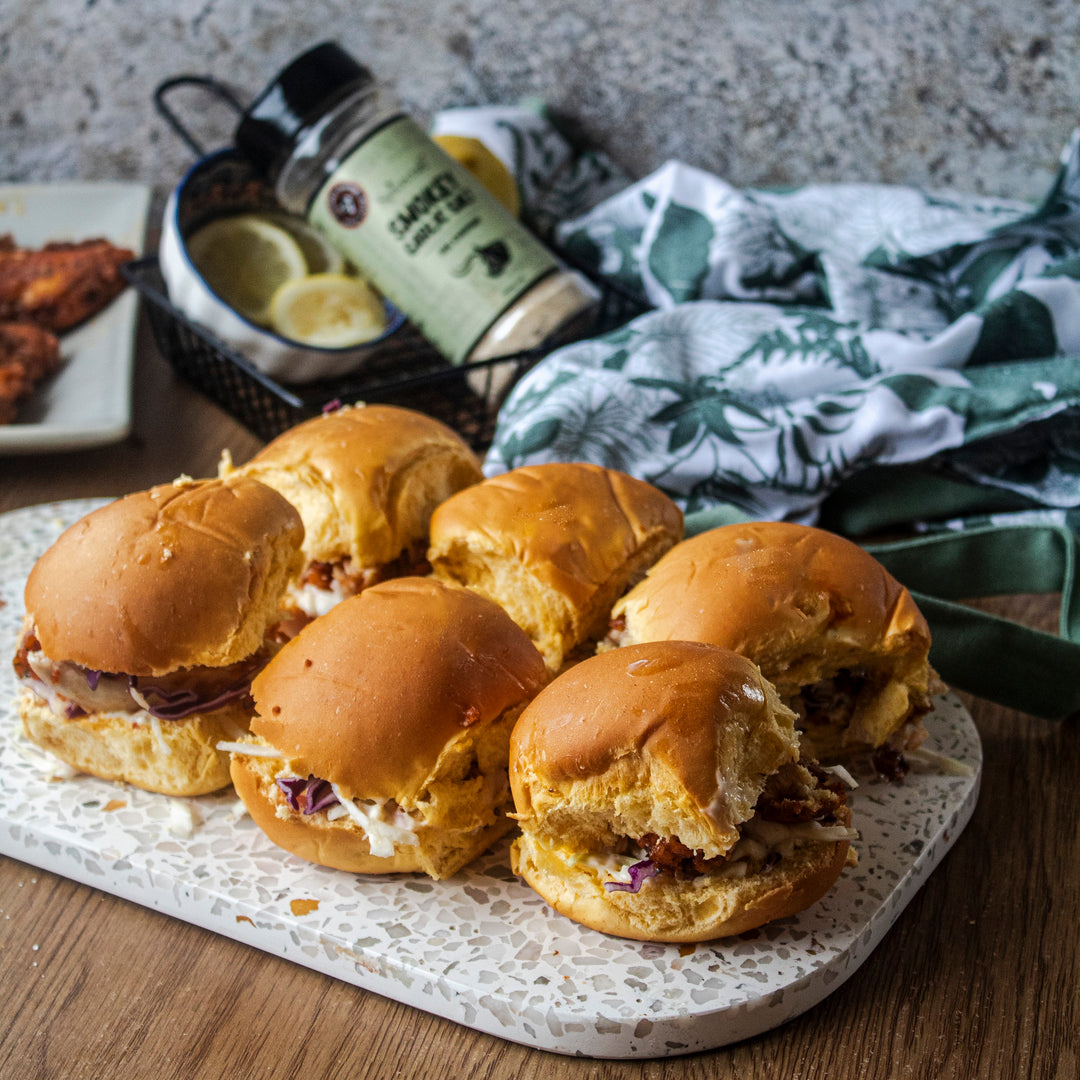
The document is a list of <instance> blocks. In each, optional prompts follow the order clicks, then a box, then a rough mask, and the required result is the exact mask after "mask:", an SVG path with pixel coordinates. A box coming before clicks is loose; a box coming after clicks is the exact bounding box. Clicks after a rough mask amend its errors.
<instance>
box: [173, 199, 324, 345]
mask: <svg viewBox="0 0 1080 1080" xmlns="http://www.w3.org/2000/svg"><path fill="white" fill-rule="evenodd" d="M187 249H188V254H189V255H190V256H191V261H192V262H193V263H194V264H195V268H196V269H197V270H198V271H199V273H200V274H201V275H202V277H203V280H204V281H205V282H206V284H207V285H209V286H210V288H211V289H212V290H213V291H214V292H215V293H217V295H218V296H219V297H221V299H222V300H224V301H225V303H226V304H228V305H229V307H231V308H233V309H234V310H235V311H237V312H239V313H240V314H241V315H243V316H244V317H245V318H247V319H250V320H251V321H252V322H256V323H260V324H262V325H264V326H265V325H267V324H268V323H269V322H270V302H271V300H272V299H273V297H274V295H275V294H276V293H277V291H278V290H279V289H280V288H281V287H282V286H283V285H285V284H286V283H288V282H290V281H294V280H297V279H299V278H302V277H303V276H304V275H305V274H306V273H307V272H308V264H307V260H306V259H305V258H304V253H303V251H302V250H301V248H300V245H299V244H298V243H297V242H296V241H295V240H294V239H293V238H292V237H291V236H290V235H289V233H287V232H286V231H285V230H284V229H283V228H281V227H280V226H278V225H275V224H273V223H272V222H270V221H268V220H267V219H266V218H265V217H263V216H261V215H259V214H235V215H233V216H232V217H223V218H217V219H215V220H214V221H211V222H208V223H207V224H206V225H203V226H202V228H200V229H199V230H198V231H197V232H196V233H195V234H194V235H193V236H192V237H191V238H190V240H188V244H187Z"/></svg>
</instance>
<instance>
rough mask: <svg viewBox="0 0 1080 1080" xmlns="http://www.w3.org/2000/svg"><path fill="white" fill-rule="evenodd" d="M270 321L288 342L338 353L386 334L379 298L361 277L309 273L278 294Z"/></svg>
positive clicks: (383, 310) (272, 306) (272, 305)
mask: <svg viewBox="0 0 1080 1080" xmlns="http://www.w3.org/2000/svg"><path fill="white" fill-rule="evenodd" d="M270 321H271V325H272V326H273V328H274V330H275V331H277V333H279V334H280V335H281V336H282V337H285V338H288V339H289V340H290V341H297V342H300V343H301V344H303V345H315V346H317V347H319V348H323V349H343V348H347V347H348V346H350V345H361V344H363V343H364V342H365V341H370V340H371V339H372V338H376V337H378V336H379V335H380V334H381V333H382V332H383V330H385V329H386V311H385V308H384V306H383V302H382V299H381V297H380V296H379V294H378V293H377V292H376V291H375V290H374V289H373V288H372V287H371V286H370V285H368V284H367V282H365V281H361V280H360V278H355V277H350V276H349V275H348V274H311V275H310V276H308V277H302V278H297V279H296V280H293V281H287V282H285V284H283V285H282V286H281V287H280V288H279V289H278V290H277V292H276V293H275V294H274V298H273V301H272V303H271V305H270Z"/></svg>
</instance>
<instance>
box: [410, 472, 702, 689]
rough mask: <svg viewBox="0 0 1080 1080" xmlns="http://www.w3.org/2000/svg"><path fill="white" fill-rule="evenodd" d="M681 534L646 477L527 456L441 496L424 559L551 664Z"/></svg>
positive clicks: (594, 632)
mask: <svg viewBox="0 0 1080 1080" xmlns="http://www.w3.org/2000/svg"><path fill="white" fill-rule="evenodd" d="M682 534H683V517H682V512H681V511H680V510H679V508H678V507H677V506H676V505H675V504H674V503H673V502H672V501H671V499H669V498H668V497H667V496H666V495H665V494H664V493H663V492H661V491H659V490H658V489H657V488H655V487H653V486H652V485H651V484H647V483H645V482H644V481H641V480H636V479H634V478H633V477H630V476H627V475H626V474H624V473H621V472H617V471H615V470H613V469H605V468H601V467H600V466H598V465H588V464H583V463H553V464H548V465H530V466H525V467H523V468H520V469H514V470H512V471H510V472H507V473H503V474H502V475H499V476H494V477H491V478H489V479H487V480H485V481H484V482H483V483H480V484H476V485H474V486H473V487H471V488H467V489H466V490H465V491H462V492H459V493H458V494H456V495H454V496H452V497H451V498H449V499H447V500H446V502H444V503H442V504H441V505H440V506H439V507H438V508H437V509H436V511H435V513H434V514H433V515H432V518H431V546H430V547H429V549H428V559H429V561H430V562H431V565H432V573H433V574H434V576H435V577H437V578H439V579H441V580H444V581H452V582H457V583H458V584H462V585H466V586H468V587H469V588H471V589H475V590H476V591H477V592H479V593H481V594H482V595H484V596H487V597H489V598H491V599H492V600H494V601H495V602H496V603H498V604H499V605H500V606H501V607H503V608H504V609H505V610H506V611H507V612H509V614H510V615H511V617H512V618H513V619H514V621H515V622H516V623H518V625H519V626H521V627H523V628H524V630H525V631H526V632H527V633H528V634H529V636H530V637H531V638H532V640H533V642H534V643H535V644H536V646H537V648H538V649H539V650H540V651H541V653H543V655H544V659H545V661H546V662H547V665H548V667H549V668H550V669H551V670H552V671H557V670H559V669H560V668H561V667H562V665H563V662H564V661H565V660H566V658H567V657H568V655H569V654H570V653H572V652H573V650H574V649H575V648H577V647H578V646H580V645H582V644H583V643H584V642H587V641H591V640H594V639H595V638H597V637H599V636H600V635H602V634H603V632H604V630H605V628H606V625H607V617H608V612H609V610H610V608H611V605H612V603H613V602H614V601H615V599H616V598H617V597H618V596H619V595H620V594H621V593H622V592H624V591H625V590H626V589H627V588H629V587H630V586H631V585H632V584H633V583H634V582H635V581H637V580H638V579H639V578H640V577H641V575H642V574H643V573H644V572H645V570H646V568H647V567H648V566H650V565H651V564H652V563H654V562H655V561H656V560H657V559H658V558H659V557H660V556H661V555H662V554H663V553H664V552H665V551H667V550H668V549H669V548H670V547H671V546H672V545H673V544H674V543H675V542H676V541H678V540H679V539H680V538H681V537H682Z"/></svg>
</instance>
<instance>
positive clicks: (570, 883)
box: [510, 835, 848, 942]
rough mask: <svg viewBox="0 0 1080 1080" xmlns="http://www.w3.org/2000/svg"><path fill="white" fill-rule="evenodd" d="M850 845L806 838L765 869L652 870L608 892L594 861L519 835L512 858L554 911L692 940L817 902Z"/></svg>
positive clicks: (638, 933)
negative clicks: (707, 877)
mask: <svg viewBox="0 0 1080 1080" xmlns="http://www.w3.org/2000/svg"><path fill="white" fill-rule="evenodd" d="M847 850H848V845H847V844H846V843H837V844H806V845H804V846H803V847H800V848H798V849H796V851H795V853H794V854H793V855H791V856H790V857H788V858H787V859H784V860H782V861H781V862H780V863H779V864H778V865H777V866H775V867H773V868H772V869H771V870H770V871H769V872H768V873H767V874H750V875H748V876H746V877H744V878H728V879H723V880H720V881H714V882H711V883H709V884H707V885H704V886H702V885H701V884H700V883H699V881H698V879H691V880H687V881H680V880H679V879H677V878H670V879H668V880H667V881H665V882H664V883H663V884H662V885H657V884H656V879H655V878H654V879H653V880H652V881H651V882H649V883H648V885H647V886H646V887H645V888H643V889H642V890H641V891H640V892H638V893H628V892H608V890H607V889H605V888H604V883H603V875H602V874H601V873H600V872H598V871H597V870H596V869H595V868H593V867H590V866H588V865H586V864H583V863H574V862H573V861H572V860H568V858H567V854H566V852H565V849H555V848H551V847H549V846H547V845H544V844H542V843H540V842H539V841H537V839H536V838H535V837H532V836H529V835H522V836H520V837H519V838H518V839H516V840H515V841H514V843H513V845H512V846H511V849H510V858H511V866H512V868H513V871H514V873H515V874H518V875H519V876H520V877H522V878H524V879H525V881H527V882H528V883H529V885H530V886H531V887H532V888H533V889H535V890H536V892H538V893H539V894H540V895H541V896H542V897H543V898H544V899H545V900H546V901H547V902H548V903H549V904H550V905H551V906H552V907H553V908H554V909H555V910H556V911H558V912H559V913H560V914H562V915H565V916H566V917H567V918H569V919H573V920H574V922H577V923H581V925H582V926H588V927H589V928H590V929H592V930H599V931H601V932H602V933H605V934H613V935H614V936H616V937H625V938H634V939H636V940H638V941H664V942H691V941H712V940H713V939H715V938H722V937H732V936H734V935H735V934H742V933H745V932H746V931H747V930H753V929H755V928H756V927H758V926H763V925H764V924H765V923H767V922H773V921H775V920H776V919H783V918H786V917H787V916H789V915H797V914H798V913H799V912H800V911H802V910H804V909H805V908H808V907H809V906H810V905H811V904H815V903H817V901H818V900H820V899H821V898H822V897H823V896H824V895H825V894H826V893H827V892H828V891H829V890H830V889H831V888H832V886H833V884H834V883H835V881H836V879H837V878H838V877H839V876H840V873H841V872H842V871H843V869H844V865H845V861H846V859H847Z"/></svg>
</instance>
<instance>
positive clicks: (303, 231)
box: [268, 214, 345, 274]
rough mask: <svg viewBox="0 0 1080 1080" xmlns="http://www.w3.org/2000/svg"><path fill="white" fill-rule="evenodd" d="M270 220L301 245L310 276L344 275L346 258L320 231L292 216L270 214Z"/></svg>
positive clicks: (301, 219)
mask: <svg viewBox="0 0 1080 1080" xmlns="http://www.w3.org/2000/svg"><path fill="white" fill-rule="evenodd" d="M268 220H269V221H271V222H272V223H273V224H275V225H277V226H279V227H280V228H282V229H284V230H285V231H286V232H287V233H288V234H289V235H290V236H291V237H292V238H293V239H294V240H295V241H296V242H297V244H299V245H300V250H301V251H302V252H303V253H304V259H305V260H306V261H307V268H308V273H309V274H342V273H344V272H345V257H344V256H343V255H342V254H341V252H340V251H338V249H337V248H336V247H333V246H332V245H331V243H330V241H329V240H327V239H326V237H325V236H323V234H322V233H321V232H319V230H318V229H313V228H312V227H311V226H310V225H309V224H308V223H307V222H306V221H305V220H304V219H303V218H301V217H294V216H293V215H292V214H270V215H268Z"/></svg>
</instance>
